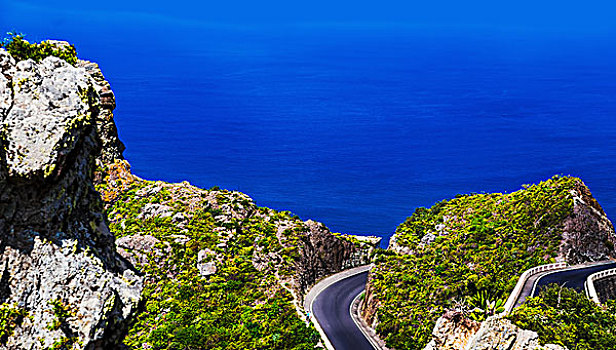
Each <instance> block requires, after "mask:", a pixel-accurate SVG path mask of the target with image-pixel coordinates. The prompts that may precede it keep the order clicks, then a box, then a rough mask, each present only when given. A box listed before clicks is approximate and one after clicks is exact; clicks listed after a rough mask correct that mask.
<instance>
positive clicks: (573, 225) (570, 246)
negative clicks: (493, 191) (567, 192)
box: [558, 183, 616, 265]
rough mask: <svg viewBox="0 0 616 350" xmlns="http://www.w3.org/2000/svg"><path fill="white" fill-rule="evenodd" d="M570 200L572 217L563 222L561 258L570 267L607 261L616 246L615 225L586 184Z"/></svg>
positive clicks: (576, 189)
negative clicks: (615, 244)
mask: <svg viewBox="0 0 616 350" xmlns="http://www.w3.org/2000/svg"><path fill="white" fill-rule="evenodd" d="M571 196H572V197H573V214H572V215H570V216H569V217H568V218H567V219H566V220H565V222H564V228H563V239H562V242H561V245H560V248H559V254H558V255H559V256H560V257H562V259H563V260H564V261H567V262H568V263H569V264H571V265H575V264H579V263H584V262H587V261H601V260H606V259H608V258H609V257H610V256H611V255H613V254H614V251H613V246H614V243H616V234H615V233H614V226H613V225H612V222H611V221H610V219H608V217H607V215H605V212H604V211H603V208H601V206H600V205H599V203H598V202H597V200H596V199H595V198H594V197H593V196H592V194H591V192H590V190H589V189H588V187H586V186H585V185H584V184H583V183H577V184H576V186H575V188H574V189H573V190H571ZM606 242H611V244H606Z"/></svg>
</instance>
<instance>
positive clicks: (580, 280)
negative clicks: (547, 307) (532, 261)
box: [531, 263, 616, 296]
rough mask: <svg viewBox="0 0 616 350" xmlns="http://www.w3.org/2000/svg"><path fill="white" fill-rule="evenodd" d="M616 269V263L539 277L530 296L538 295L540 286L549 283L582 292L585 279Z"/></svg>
mask: <svg viewBox="0 0 616 350" xmlns="http://www.w3.org/2000/svg"><path fill="white" fill-rule="evenodd" d="M613 268H616V263H611V264H604V265H599V266H591V267H586V268H583V269H576V270H565V271H560V272H554V273H550V274H548V275H545V276H542V277H540V278H539V279H538V280H537V282H536V285H537V287H536V288H535V290H534V293H532V295H531V296H535V295H537V294H539V291H540V290H541V287H542V286H547V285H548V284H551V283H557V284H558V285H563V284H564V285H565V287H568V288H573V289H576V290H577V291H578V292H582V293H583V292H584V282H585V281H586V278H587V277H588V276H590V275H591V274H593V273H595V272H599V271H603V270H607V269H613Z"/></svg>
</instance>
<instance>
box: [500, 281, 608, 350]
mask: <svg viewBox="0 0 616 350" xmlns="http://www.w3.org/2000/svg"><path fill="white" fill-rule="evenodd" d="M509 319H510V320H512V321H513V323H515V324H516V325H518V326H520V327H521V328H524V329H530V330H533V331H535V332H537V333H538V334H539V341H540V342H541V343H542V344H548V343H549V344H559V345H563V346H566V347H567V348H568V349H571V350H595V349H603V350H610V349H616V301H614V300H609V301H608V302H607V303H606V305H603V306H599V305H597V304H595V303H594V302H593V301H592V300H590V299H588V298H587V297H586V296H585V295H584V294H581V293H577V292H576V291H575V290H573V289H569V288H563V287H560V286H557V285H551V286H549V287H548V288H546V289H544V290H543V291H541V293H539V296H538V297H536V298H529V299H527V300H526V302H525V303H524V304H523V305H522V306H521V307H519V308H517V309H515V310H514V311H513V313H512V314H511V315H510V316H509Z"/></svg>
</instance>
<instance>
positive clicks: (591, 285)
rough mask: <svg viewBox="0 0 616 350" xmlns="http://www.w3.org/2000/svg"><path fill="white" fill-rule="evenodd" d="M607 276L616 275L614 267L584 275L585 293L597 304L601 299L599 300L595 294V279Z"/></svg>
mask: <svg viewBox="0 0 616 350" xmlns="http://www.w3.org/2000/svg"><path fill="white" fill-rule="evenodd" d="M609 276H616V269H609V270H603V271H599V272H595V273H593V274H592V275H590V276H588V277H586V282H584V289H585V291H586V295H588V297H589V298H590V299H592V300H593V301H594V302H595V303H597V304H601V301H600V300H599V295H598V294H597V289H596V288H595V281H596V280H599V279H602V278H605V277H609Z"/></svg>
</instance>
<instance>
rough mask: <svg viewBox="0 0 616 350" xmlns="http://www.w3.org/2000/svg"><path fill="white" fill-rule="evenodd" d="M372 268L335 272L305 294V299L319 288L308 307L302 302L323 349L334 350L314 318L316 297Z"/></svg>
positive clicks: (370, 266)
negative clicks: (323, 346) (330, 287)
mask: <svg viewBox="0 0 616 350" xmlns="http://www.w3.org/2000/svg"><path fill="white" fill-rule="evenodd" d="M371 268H372V264H369V265H362V266H357V267H354V268H351V269H347V270H343V271H340V272H337V273H335V274H333V275H330V276H328V277H326V278H324V279H322V280H321V281H320V282H319V283H317V284H315V285H314V286H312V288H310V290H309V291H308V293H306V297H307V296H308V295H309V294H310V292H312V291H313V290H314V289H316V288H319V289H320V290H317V292H316V294H315V295H314V296H312V300H310V303H309V305H305V302H304V308H306V306H307V308H308V311H309V312H310V321H311V322H312V324H313V325H314V328H316V329H317V332H319V335H320V336H321V340H323V342H324V343H325V347H326V348H327V349H328V350H336V349H335V348H334V346H333V345H332V343H331V341H330V340H329V338H328V337H327V334H325V331H324V330H323V328H321V325H320V324H319V321H318V320H317V318H316V317H314V312H313V311H312V305H313V304H314V301H315V300H316V299H317V297H318V296H319V295H320V294H321V293H322V292H323V291H324V290H326V289H327V288H328V287H329V286H331V285H332V284H334V283H336V282H338V281H340V280H343V279H346V278H348V277H351V276H355V275H358V274H360V273H363V272H366V271H369V270H370V269H371ZM338 275H344V277H341V278H338Z"/></svg>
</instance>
